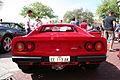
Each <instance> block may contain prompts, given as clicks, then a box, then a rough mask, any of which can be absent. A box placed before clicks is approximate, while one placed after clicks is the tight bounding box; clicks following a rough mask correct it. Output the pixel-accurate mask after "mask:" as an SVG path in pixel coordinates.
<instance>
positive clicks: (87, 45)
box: [85, 42, 93, 51]
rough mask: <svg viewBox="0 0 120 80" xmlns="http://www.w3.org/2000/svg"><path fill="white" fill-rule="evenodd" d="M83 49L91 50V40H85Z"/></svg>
mask: <svg viewBox="0 0 120 80" xmlns="http://www.w3.org/2000/svg"><path fill="white" fill-rule="evenodd" d="M85 49H86V50H87V51H91V50H92V49H93V44H92V42H87V43H86V44H85Z"/></svg>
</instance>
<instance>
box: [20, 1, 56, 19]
mask: <svg viewBox="0 0 120 80" xmlns="http://www.w3.org/2000/svg"><path fill="white" fill-rule="evenodd" d="M28 10H32V11H33V16H32V18H36V17H40V18H47V17H49V18H54V17H56V16H55V15H54V12H53V10H52V8H50V7H48V6H46V5H43V4H42V3H40V2H36V3H32V4H30V5H29V6H24V7H23V9H22V11H21V13H20V15H22V16H24V17H25V16H26V13H27V11H28Z"/></svg>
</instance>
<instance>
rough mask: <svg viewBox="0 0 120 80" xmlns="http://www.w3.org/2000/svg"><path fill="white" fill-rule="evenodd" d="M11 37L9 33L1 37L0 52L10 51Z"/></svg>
mask: <svg viewBox="0 0 120 80" xmlns="http://www.w3.org/2000/svg"><path fill="white" fill-rule="evenodd" d="M11 44H12V37H11V36H9V35H6V36H5V37H3V39H2V40H1V50H2V51H1V52H2V53H8V52H10V51H11V48H12V45H11Z"/></svg>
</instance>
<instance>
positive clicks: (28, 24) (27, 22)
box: [25, 10, 32, 34]
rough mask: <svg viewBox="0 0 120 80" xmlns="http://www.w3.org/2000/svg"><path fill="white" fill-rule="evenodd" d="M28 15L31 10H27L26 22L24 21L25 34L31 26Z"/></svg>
mask: <svg viewBox="0 0 120 80" xmlns="http://www.w3.org/2000/svg"><path fill="white" fill-rule="evenodd" d="M30 16H32V10H28V11H27V16H26V23H25V30H26V34H29V33H30V32H31V28H32V26H31V19H30Z"/></svg>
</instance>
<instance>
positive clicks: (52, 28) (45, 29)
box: [40, 26, 77, 32]
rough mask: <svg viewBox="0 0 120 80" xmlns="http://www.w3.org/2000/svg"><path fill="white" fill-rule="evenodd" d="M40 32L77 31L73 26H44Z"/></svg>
mask: <svg viewBox="0 0 120 80" xmlns="http://www.w3.org/2000/svg"><path fill="white" fill-rule="evenodd" d="M40 32H77V30H76V29H75V28H74V27H71V26H43V27H42V30H41V31H40Z"/></svg>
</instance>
